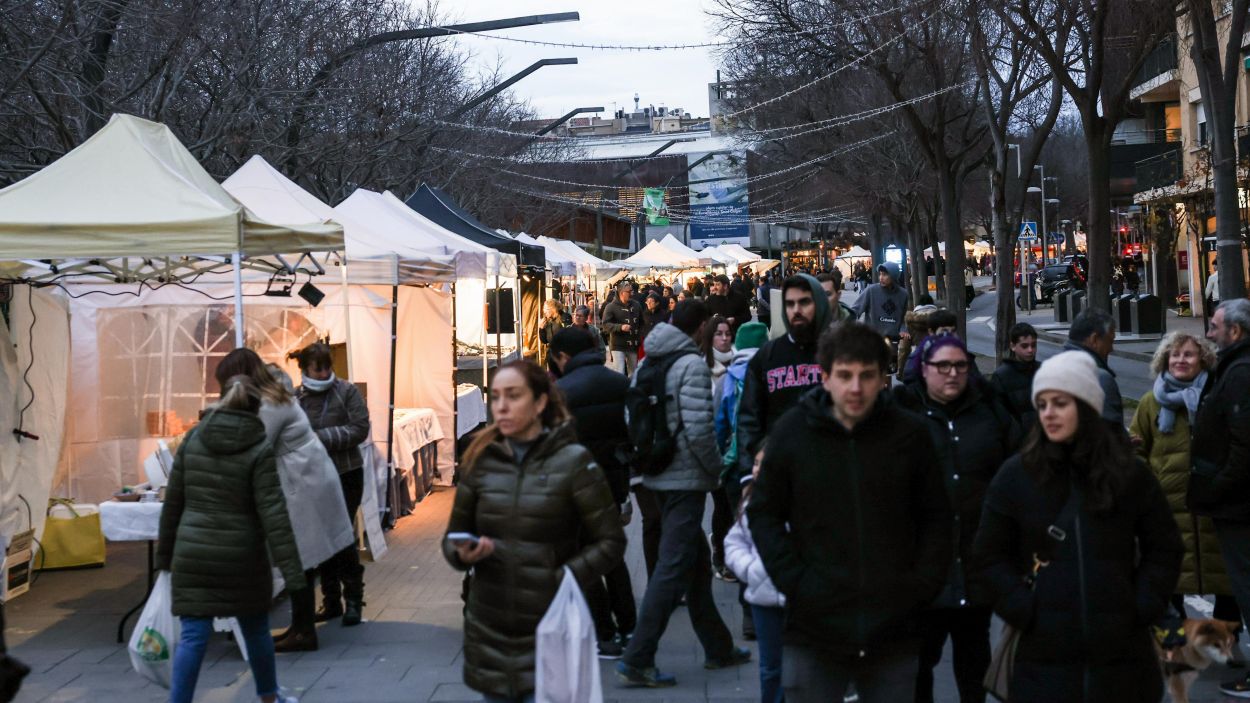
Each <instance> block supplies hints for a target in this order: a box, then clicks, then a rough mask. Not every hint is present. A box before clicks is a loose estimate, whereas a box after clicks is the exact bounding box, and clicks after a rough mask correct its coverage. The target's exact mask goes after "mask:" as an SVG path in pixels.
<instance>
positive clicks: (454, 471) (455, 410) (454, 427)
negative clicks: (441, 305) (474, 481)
mask: <svg viewBox="0 0 1250 703" xmlns="http://www.w3.org/2000/svg"><path fill="white" fill-rule="evenodd" d="M458 363H459V359H458V358H457V356H456V282H455V281H454V280H453V281H452V282H451V436H452V440H451V483H452V485H453V486H454V485H456V484H457V483H459V481H458V480H457V479H458V478H459V476H458V474H459V473H460V471H459V469H460V463H459V456H458V455H459V453H460V452H459V451H458V447H459V445H460V384H459V383H458V382H457V381H456V374H457V373H458V372H459V368H457V364H458Z"/></svg>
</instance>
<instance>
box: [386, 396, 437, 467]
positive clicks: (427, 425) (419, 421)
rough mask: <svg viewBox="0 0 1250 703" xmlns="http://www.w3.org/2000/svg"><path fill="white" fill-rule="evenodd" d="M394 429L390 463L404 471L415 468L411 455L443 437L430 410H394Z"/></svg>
mask: <svg viewBox="0 0 1250 703" xmlns="http://www.w3.org/2000/svg"><path fill="white" fill-rule="evenodd" d="M394 429H395V444H394V447H393V448H392V450H391V451H392V452H393V453H394V456H393V457H392V461H393V462H394V463H395V466H397V467H399V468H401V469H404V470H405V471H412V469H413V467H414V466H416V464H415V460H414V459H413V458H412V455H413V454H414V453H415V452H416V451H417V450H418V449H420V448H421V447H424V446H425V445H427V444H429V443H431V442H437V441H438V440H440V439H442V438H443V437H444V435H443V426H442V425H440V424H439V422H438V416H437V415H435V414H434V411H433V410H432V409H430V408H395V425H394Z"/></svg>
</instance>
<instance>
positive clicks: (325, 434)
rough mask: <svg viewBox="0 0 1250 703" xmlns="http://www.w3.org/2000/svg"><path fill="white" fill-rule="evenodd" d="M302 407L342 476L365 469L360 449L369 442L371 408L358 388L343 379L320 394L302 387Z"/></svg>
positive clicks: (300, 397) (300, 392) (336, 380)
mask: <svg viewBox="0 0 1250 703" xmlns="http://www.w3.org/2000/svg"><path fill="white" fill-rule="evenodd" d="M299 404H300V407H301V408H303V409H304V414H305V415H307V416H308V422H309V423H310V424H311V425H312V428H313V430H314V431H315V432H316V433H317V439H319V440H321V443H322V444H323V445H325V448H326V451H327V452H329V453H330V458H331V459H332V460H333V461H334V468H335V469H337V470H338V472H339V473H340V474H345V473H347V472H348V471H353V470H355V469H359V468H361V467H363V466H364V465H365V460H364V457H363V456H361V454H360V445H361V444H362V443H363V442H364V441H365V440H366V439H368V438H369V408H367V407H365V399H364V397H363V396H361V395H360V391H359V390H357V389H356V386H354V385H352V384H351V383H348V382H347V381H344V380H343V379H341V378H340V379H335V381H334V384H333V385H331V386H330V387H329V388H327V389H326V390H325V391H323V392H321V393H316V392H313V391H310V390H308V388H307V387H306V386H301V387H300V389H299Z"/></svg>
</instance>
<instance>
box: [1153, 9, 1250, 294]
mask: <svg viewBox="0 0 1250 703" xmlns="http://www.w3.org/2000/svg"><path fill="white" fill-rule="evenodd" d="M1215 5H1216V3H1215V2H1213V1H1212V0H1185V3H1184V8H1185V10H1186V11H1187V17H1185V18H1184V19H1183V20H1182V21H1185V22H1187V23H1188V24H1189V29H1190V31H1189V32H1186V33H1185V38H1184V40H1183V41H1184V42H1186V43H1187V44H1188V49H1189V57H1190V60H1192V61H1193V62H1194V68H1196V69H1197V72H1198V90H1199V92H1200V93H1201V95H1202V106H1203V109H1204V110H1205V111H1206V115H1207V130H1208V131H1207V135H1208V137H1207V138H1208V139H1209V140H1210V150H1211V162H1212V163H1211V170H1212V179H1213V181H1214V186H1215V245H1216V251H1217V252H1218V259H1219V270H1220V279H1219V281H1220V300H1232V299H1234V298H1244V297H1245V295H1246V284H1245V270H1244V267H1243V266H1242V260H1241V249H1242V244H1243V242H1242V236H1241V211H1240V208H1239V207H1238V197H1237V193H1238V183H1237V140H1236V132H1237V92H1238V81H1239V80H1240V78H1241V68H1242V66H1241V64H1242V44H1243V40H1242V35H1243V34H1244V33H1245V29H1246V12H1247V9H1248V8H1250V0H1226V1H1224V0H1222V1H1221V2H1219V5H1220V6H1221V8H1226V12H1227V14H1228V15H1229V16H1228V21H1227V22H1223V21H1222V20H1218V19H1217V17H1216V8H1215ZM1220 14H1221V15H1223V14H1225V10H1224V9H1222V11H1221V13H1220ZM1164 231H1167V230H1164Z"/></svg>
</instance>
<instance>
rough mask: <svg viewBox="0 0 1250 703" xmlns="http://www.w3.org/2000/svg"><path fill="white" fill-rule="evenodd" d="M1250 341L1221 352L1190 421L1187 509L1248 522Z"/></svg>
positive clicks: (1249, 493) (1198, 513)
mask: <svg viewBox="0 0 1250 703" xmlns="http://www.w3.org/2000/svg"><path fill="white" fill-rule="evenodd" d="M1247 388H1250V339H1248V340H1243V341H1240V342H1237V343H1236V344H1234V345H1232V346H1231V347H1229V348H1228V349H1225V350H1223V351H1221V352H1220V357H1219V362H1218V363H1217V364H1216V365H1215V371H1214V373H1212V374H1211V378H1209V379H1208V380H1207V387H1206V388H1204V389H1203V391H1202V401H1201V403H1200V404H1199V405H1198V416H1197V418H1195V420H1194V435H1193V442H1191V444H1190V446H1191V449H1190V456H1191V458H1192V460H1193V464H1194V466H1193V471H1192V472H1191V473H1190V474H1189V490H1188V496H1187V498H1188V505H1189V510H1190V512H1192V513H1193V514H1195V515H1205V516H1208V517H1213V518H1220V519H1224V520H1236V521H1238V522H1248V521H1250V396H1248V395H1247V394H1246V389H1247Z"/></svg>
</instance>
